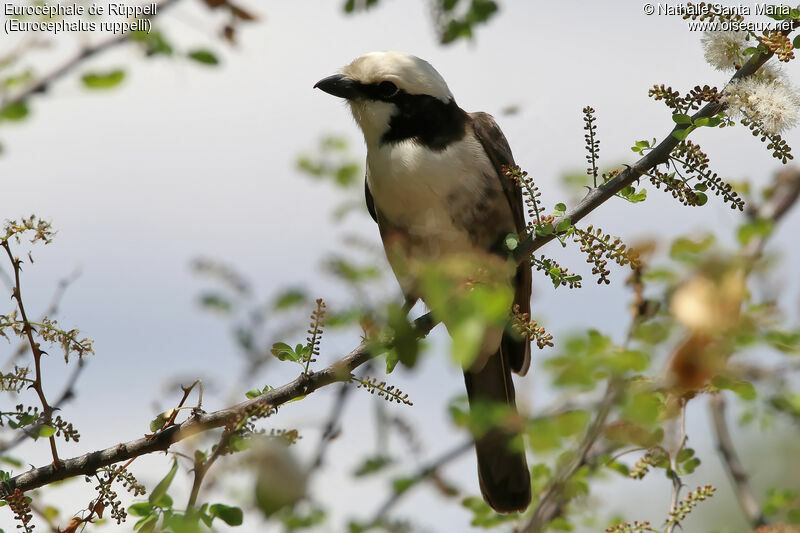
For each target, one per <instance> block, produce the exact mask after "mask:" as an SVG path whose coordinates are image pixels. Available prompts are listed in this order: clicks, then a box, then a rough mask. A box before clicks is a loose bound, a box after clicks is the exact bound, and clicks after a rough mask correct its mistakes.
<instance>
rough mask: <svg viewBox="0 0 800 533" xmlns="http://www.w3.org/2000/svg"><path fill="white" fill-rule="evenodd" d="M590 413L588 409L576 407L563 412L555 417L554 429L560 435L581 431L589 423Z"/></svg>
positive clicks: (567, 435)
mask: <svg viewBox="0 0 800 533" xmlns="http://www.w3.org/2000/svg"><path fill="white" fill-rule="evenodd" d="M590 419H591V415H590V414H589V412H588V411H581V410H578V409H575V410H572V411H566V412H563V413H561V414H559V415H557V416H556V417H555V423H556V429H557V430H558V433H559V435H561V436H562V437H571V436H572V435H577V434H579V433H582V432H583V430H584V429H585V428H586V426H587V425H589V420H590Z"/></svg>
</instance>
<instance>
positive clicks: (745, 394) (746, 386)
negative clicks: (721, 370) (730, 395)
mask: <svg viewBox="0 0 800 533" xmlns="http://www.w3.org/2000/svg"><path fill="white" fill-rule="evenodd" d="M711 384H712V385H713V386H714V387H716V388H718V389H720V390H729V391H733V392H734V393H736V395H737V396H739V397H740V398H741V399H743V400H748V401H749V400H755V399H756V388H755V387H754V386H753V384H752V383H750V382H749V381H742V380H738V379H731V378H728V377H725V376H715V377H714V379H712V380H711Z"/></svg>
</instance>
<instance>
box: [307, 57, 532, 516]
mask: <svg viewBox="0 0 800 533" xmlns="http://www.w3.org/2000/svg"><path fill="white" fill-rule="evenodd" d="M314 88H317V89H320V90H322V91H324V92H326V93H328V94H331V95H333V96H336V97H339V98H342V99H344V100H345V101H346V102H347V103H348V104H349V107H350V110H351V111H352V115H353V117H354V119H355V121H356V123H357V124H358V126H359V127H360V129H361V131H362V133H363V136H364V141H365V144H366V149H367V156H366V176H365V182H364V189H365V195H366V204H367V209H368V211H369V214H370V215H371V216H372V218H373V219H374V220H375V222H377V225H378V230H379V233H380V236H381V239H382V242H383V245H384V249H385V252H386V256H387V259H388V261H389V264H390V266H391V267H392V270H393V271H394V273H395V276H396V277H397V279H398V282H399V284H400V287H401V289H402V292H403V295H404V297H405V299H406V306H407V307H406V309H407V310H408V309H410V306H412V305H413V304H414V303H415V302H416V301H417V300H418V299H420V298H421V299H422V300H423V302H425V295H424V291H422V290H421V287H420V280H419V278H418V276H417V275H416V273H417V271H415V269H414V268H412V266H410V265H413V264H416V263H418V262H423V263H425V262H430V261H433V262H436V261H446V260H448V259H450V258H453V257H460V256H462V255H464V254H467V255H469V256H470V257H476V258H478V259H477V261H476V262H477V264H478V265H483V266H488V265H490V264H491V263H492V261H500V262H505V264H509V260H508V249H507V247H506V248H504V247H503V243H504V242H505V239H507V237H508V236H509V234H515V235H517V236H519V235H521V234H522V233H523V232H524V230H525V212H524V207H523V202H522V195H521V191H520V189H519V187H517V186H516V184H515V182H514V180H513V178H511V177H509V176H508V175H506V173H505V172H504V167H505V166H506V165H514V164H515V163H514V158H513V156H512V153H511V148H510V147H509V144H508V141H507V140H506V138H505V136H504V135H503V132H502V130H501V129H500V127H499V126H498V125H497V123H496V122H495V120H494V118H493V117H492V116H491V115H489V114H488V113H483V112H476V113H467V112H466V111H464V110H463V109H461V108H460V107H459V106H458V104H457V103H456V101H455V99H454V97H453V94H452V93H451V92H450V89H449V88H448V86H447V83H446V82H445V80H444V78H443V77H442V76H441V75H440V74H439V72H437V71H436V69H434V68H433V66H432V65H431V64H430V63H428V62H427V61H424V60H422V59H420V58H418V57H416V56H414V55H411V54H407V53H404V52H395V51H381V52H372V53H368V54H366V55H363V56H361V57H358V58H357V59H355V60H354V61H352V62H351V63H350V64H348V65H346V66H344V67H343V68H341V69H340V70H339V71H338V72H337V73H336V74H333V75H331V76H328V77H326V78H324V79H321V80H320V81H318V82H317V83H316V84H315V85H314ZM470 254H471V255H470ZM506 272H507V273H508V274H507V276H506V277H505V279H504V280H503V283H506V284H507V285H508V288H509V291H508V293H509V295H510V296H509V300H512V299H513V301H509V302H508V303H509V316H510V312H511V309H512V308H514V309H516V310H517V312H519V313H528V314H529V313H530V297H531V269H530V265H529V264H527V263H525V262H523V263H522V264H520V265H519V266H516V265H515V264H514V263H512V266H511V267H510V268H509V269H507V270H506ZM425 303H426V304H427V302H425ZM512 306H513V307H512ZM445 326H448V324H447V323H445ZM529 365H530V341H529V340H527V339H525V338H523V337H522V336H520V335H519V334H518V333H515V332H514V331H513V330H512V328H508V327H505V328H500V329H499V330H498V329H497V328H494V329H492V328H489V329H488V330H487V331H486V333H485V335H484V337H483V342H482V344H481V346H480V349H479V354H478V357H477V358H476V359H475V360H474V362H473V363H472V364H470V365H469V366H467V367H466V368H464V369H463V372H464V381H465V385H466V389H467V397H468V400H469V405H470V409H471V410H473V412H474V409H475V408H476V406H477V405H478V404H481V403H495V404H502V405H504V406H506V407H507V408H508V409H509V410H510V411H511V412H512V413H514V414H516V412H517V410H516V401H515V391H514V384H513V381H512V377H511V373H512V372H515V373H517V374H520V375H525V373H526V372H527V371H528V367H529ZM517 433H518V432H517V431H514V430H512V429H510V428H509V427H507V424H499V423H498V424H495V425H494V426H492V427H490V428H489V429H488V430H486V431H484V432H482V433H477V432H476V433H475V434H474V439H475V450H476V455H477V463H478V480H479V484H480V489H481V493H482V495H483V498H484V500H485V501H486V502H487V503H488V504H489V505H490V506H491V507H492V508H493V509H494V510H495V511H497V512H501V513H513V512H522V511H524V510H525V509H526V508H527V507H528V505H529V504H530V501H531V484H530V473H529V471H528V465H527V460H526V457H525V451H524V447H522V446H521V445H520V442H521V439H519V438H517Z"/></svg>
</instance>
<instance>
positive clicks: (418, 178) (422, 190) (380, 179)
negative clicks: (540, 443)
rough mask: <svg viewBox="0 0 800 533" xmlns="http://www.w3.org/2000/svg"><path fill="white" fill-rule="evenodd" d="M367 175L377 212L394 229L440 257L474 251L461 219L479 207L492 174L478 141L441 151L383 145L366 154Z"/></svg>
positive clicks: (408, 144) (405, 144) (401, 144)
mask: <svg viewBox="0 0 800 533" xmlns="http://www.w3.org/2000/svg"><path fill="white" fill-rule="evenodd" d="M367 169H368V174H367V180H368V184H369V188H370V192H371V193H372V197H373V200H374V202H375V206H376V208H377V209H378V211H379V212H380V214H381V216H383V217H385V218H386V222H388V223H389V224H390V225H391V226H393V227H396V228H398V229H400V230H402V231H406V232H408V234H409V236H410V237H412V238H415V239H419V240H422V241H425V242H426V243H427V245H428V246H427V247H428V248H430V247H431V246H433V248H435V249H436V250H439V251H448V250H449V251H464V250H466V249H468V248H469V247H471V246H472V244H471V243H470V236H469V231H470V228H467V227H464V224H463V220H464V217H463V216H462V215H463V214H464V213H466V212H469V211H472V210H474V209H475V208H476V206H479V205H481V203H482V202H483V200H484V199H485V197H486V195H487V188H488V187H489V183H487V182H489V180H488V179H487V178H488V176H491V175H492V174H493V173H494V169H493V168H492V166H491V164H490V162H489V160H488V158H487V157H486V155H485V154H484V153H483V150H482V147H481V146H480V143H478V141H477V140H475V139H474V138H469V137H467V138H465V139H463V140H461V141H458V142H455V143H453V144H451V145H450V146H449V147H447V148H446V149H444V150H440V151H434V150H430V149H428V148H426V147H424V146H420V145H418V144H416V143H415V142H413V141H403V142H399V143H392V144H384V145H382V146H379V147H374V148H369V149H368V153H367ZM495 181H497V180H495Z"/></svg>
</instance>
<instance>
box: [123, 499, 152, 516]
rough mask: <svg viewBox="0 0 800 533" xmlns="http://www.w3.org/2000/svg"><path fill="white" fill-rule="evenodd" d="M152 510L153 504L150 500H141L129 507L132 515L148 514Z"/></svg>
mask: <svg viewBox="0 0 800 533" xmlns="http://www.w3.org/2000/svg"><path fill="white" fill-rule="evenodd" d="M152 510H153V506H152V505H150V503H149V502H139V503H134V504H133V505H131V506H130V507H128V514H129V515H131V516H147V515H149V514H150V511H152Z"/></svg>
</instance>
